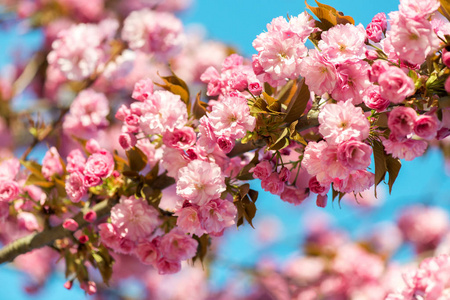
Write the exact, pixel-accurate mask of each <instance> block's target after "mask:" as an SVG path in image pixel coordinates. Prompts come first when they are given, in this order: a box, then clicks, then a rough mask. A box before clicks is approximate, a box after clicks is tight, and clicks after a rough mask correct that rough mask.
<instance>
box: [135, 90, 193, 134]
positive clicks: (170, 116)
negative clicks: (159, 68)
mask: <svg viewBox="0 0 450 300" xmlns="http://www.w3.org/2000/svg"><path fill="white" fill-rule="evenodd" d="M144 104H145V106H144V109H143V112H142V116H141V117H140V119H139V124H140V127H141V129H142V130H143V131H144V133H146V134H163V133H165V132H166V131H167V130H172V131H173V130H174V129H175V128H182V127H183V126H185V125H186V122H187V109H186V104H185V103H184V102H183V101H181V98H180V96H178V95H175V94H172V93H171V92H168V91H155V92H154V93H153V95H151V96H150V97H149V98H148V99H147V100H145V102H144Z"/></svg>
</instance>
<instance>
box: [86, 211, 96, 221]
mask: <svg viewBox="0 0 450 300" xmlns="http://www.w3.org/2000/svg"><path fill="white" fill-rule="evenodd" d="M83 219H85V220H86V221H88V222H89V223H93V222H94V221H95V220H97V213H96V212H95V211H94V210H90V211H88V212H87V213H86V214H85V215H84V216H83Z"/></svg>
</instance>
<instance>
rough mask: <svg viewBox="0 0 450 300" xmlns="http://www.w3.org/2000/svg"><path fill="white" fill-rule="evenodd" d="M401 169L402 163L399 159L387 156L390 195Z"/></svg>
mask: <svg viewBox="0 0 450 300" xmlns="http://www.w3.org/2000/svg"><path fill="white" fill-rule="evenodd" d="M401 167H402V163H401V162H400V160H399V159H398V158H393V157H392V155H387V156H386V168H387V171H388V173H389V181H388V185H389V194H390V193H391V192H392V186H393V185H394V182H395V180H396V179H397V176H398V173H399V172H400V168H401Z"/></svg>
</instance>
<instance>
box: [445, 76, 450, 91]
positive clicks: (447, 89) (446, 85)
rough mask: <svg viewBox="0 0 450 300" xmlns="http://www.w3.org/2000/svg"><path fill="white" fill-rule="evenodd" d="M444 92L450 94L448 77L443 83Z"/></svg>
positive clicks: (449, 79) (449, 78)
mask: <svg viewBox="0 0 450 300" xmlns="http://www.w3.org/2000/svg"><path fill="white" fill-rule="evenodd" d="M445 90H446V91H447V93H450V76H449V77H448V78H447V80H446V81H445Z"/></svg>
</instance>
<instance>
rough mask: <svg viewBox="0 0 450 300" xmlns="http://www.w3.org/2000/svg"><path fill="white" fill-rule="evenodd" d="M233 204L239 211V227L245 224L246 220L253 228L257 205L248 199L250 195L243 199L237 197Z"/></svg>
mask: <svg viewBox="0 0 450 300" xmlns="http://www.w3.org/2000/svg"><path fill="white" fill-rule="evenodd" d="M233 203H234V205H235V206H236V209H237V211H238V214H237V223H236V225H237V227H239V226H241V225H243V224H244V219H245V220H246V221H247V223H248V224H250V226H252V227H253V218H254V217H255V215H256V205H255V203H254V202H253V201H252V200H251V199H250V198H249V197H248V195H245V196H244V198H242V199H239V197H237V198H236V197H235V198H234V201H233ZM253 228H255V227H253Z"/></svg>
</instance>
